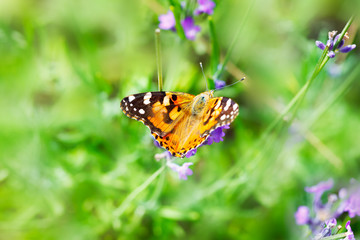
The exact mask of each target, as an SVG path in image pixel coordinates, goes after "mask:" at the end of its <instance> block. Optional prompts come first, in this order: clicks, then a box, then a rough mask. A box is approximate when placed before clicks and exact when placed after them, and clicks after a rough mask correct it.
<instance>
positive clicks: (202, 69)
mask: <svg viewBox="0 0 360 240" xmlns="http://www.w3.org/2000/svg"><path fill="white" fill-rule="evenodd" d="M200 68H201V71H202V74H203V76H204V79H205V84H206V90H209V86H208V82H207V78H206V76H205V73H204V68H203V65H202V62H200Z"/></svg>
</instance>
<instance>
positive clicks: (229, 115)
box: [199, 97, 239, 137]
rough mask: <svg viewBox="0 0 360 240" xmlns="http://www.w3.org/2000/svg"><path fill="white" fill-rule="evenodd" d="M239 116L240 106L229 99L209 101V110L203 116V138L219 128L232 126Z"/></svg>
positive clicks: (201, 132) (201, 130)
mask: <svg viewBox="0 0 360 240" xmlns="http://www.w3.org/2000/svg"><path fill="white" fill-rule="evenodd" d="M238 114H239V105H238V104H237V103H236V102H234V101H233V100H231V99H230V98H227V97H216V98H212V99H210V100H209V104H208V108H207V110H206V111H205V113H204V115H203V116H202V123H201V125H200V127H199V129H200V135H201V136H202V137H204V136H207V135H209V134H210V133H211V132H212V131H213V130H215V129H216V128H218V127H221V126H224V125H228V124H230V123H231V122H232V121H233V120H234V119H235V118H236V117H237V115H238Z"/></svg>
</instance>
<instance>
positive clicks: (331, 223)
mask: <svg viewBox="0 0 360 240" xmlns="http://www.w3.org/2000/svg"><path fill="white" fill-rule="evenodd" d="M325 224H326V226H327V227H329V228H334V227H335V226H336V225H337V221H336V218H330V219H329V220H327V221H325Z"/></svg>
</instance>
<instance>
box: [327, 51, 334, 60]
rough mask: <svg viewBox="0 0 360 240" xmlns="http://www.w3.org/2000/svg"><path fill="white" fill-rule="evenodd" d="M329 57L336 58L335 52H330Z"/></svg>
mask: <svg viewBox="0 0 360 240" xmlns="http://www.w3.org/2000/svg"><path fill="white" fill-rule="evenodd" d="M327 55H328V56H329V58H333V57H335V52H334V51H330V52H329V53H328V54H327Z"/></svg>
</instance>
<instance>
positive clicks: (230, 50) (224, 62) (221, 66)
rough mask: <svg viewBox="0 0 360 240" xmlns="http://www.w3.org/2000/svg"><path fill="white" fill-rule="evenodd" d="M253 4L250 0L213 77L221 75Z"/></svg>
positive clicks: (217, 77) (253, 0)
mask: <svg viewBox="0 0 360 240" xmlns="http://www.w3.org/2000/svg"><path fill="white" fill-rule="evenodd" d="M254 4H255V0H252V1H251V3H250V5H249V7H248V9H247V10H246V12H245V14H244V17H243V20H242V23H241V24H239V28H238V29H237V31H236V33H235V37H234V38H233V40H232V42H231V44H230V47H229V49H228V51H227V52H226V55H225V57H224V61H223V63H222V64H221V65H220V68H218V69H217V71H216V72H215V73H214V76H213V79H219V78H220V76H221V74H222V73H223V71H224V69H225V66H226V64H227V63H228V61H229V60H230V56H231V54H232V52H233V49H234V47H235V44H236V43H237V40H238V38H239V36H240V33H241V31H242V29H243V26H244V25H245V24H244V23H245V21H246V19H247V17H248V15H249V12H250V10H251V9H252V7H253V6H254Z"/></svg>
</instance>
